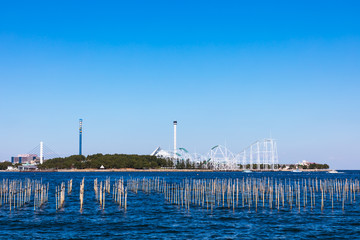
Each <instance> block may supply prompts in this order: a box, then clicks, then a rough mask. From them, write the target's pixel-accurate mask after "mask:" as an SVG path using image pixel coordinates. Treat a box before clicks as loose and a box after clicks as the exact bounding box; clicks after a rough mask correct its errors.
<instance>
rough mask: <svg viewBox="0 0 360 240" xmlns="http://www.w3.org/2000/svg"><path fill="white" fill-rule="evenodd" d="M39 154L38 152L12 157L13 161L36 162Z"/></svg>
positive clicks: (13, 162)
mask: <svg viewBox="0 0 360 240" xmlns="http://www.w3.org/2000/svg"><path fill="white" fill-rule="evenodd" d="M38 159H39V158H38V156H37V155H36V154H19V155H17V157H11V163H12V164H15V163H27V164H34V163H35V162H36V160H38Z"/></svg>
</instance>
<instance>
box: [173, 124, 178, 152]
mask: <svg viewBox="0 0 360 240" xmlns="http://www.w3.org/2000/svg"><path fill="white" fill-rule="evenodd" d="M173 123H174V158H176V125H177V121H174V122H173Z"/></svg>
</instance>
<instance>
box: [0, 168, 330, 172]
mask: <svg viewBox="0 0 360 240" xmlns="http://www.w3.org/2000/svg"><path fill="white" fill-rule="evenodd" d="M293 170H294V169H286V170H285V169H282V170H275V171H273V170H252V172H292V171H293ZM331 170H332V169H303V170H301V171H302V172H328V171H331ZM0 172H243V170H242V169H238V170H210V169H135V168H118V169H96V168H86V169H48V170H34V171H8V170H0Z"/></svg>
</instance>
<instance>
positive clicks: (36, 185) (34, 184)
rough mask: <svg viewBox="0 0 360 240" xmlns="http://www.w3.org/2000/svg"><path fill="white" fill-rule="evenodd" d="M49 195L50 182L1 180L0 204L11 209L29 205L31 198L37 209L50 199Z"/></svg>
mask: <svg viewBox="0 0 360 240" xmlns="http://www.w3.org/2000/svg"><path fill="white" fill-rule="evenodd" d="M48 197H49V184H43V183H42V181H39V180H31V179H24V180H17V179H14V180H10V179H3V180H2V181H1V182H0V206H7V207H9V210H10V211H12V210H15V209H20V208H22V207H24V206H25V205H26V206H29V205H30V201H31V200H32V201H33V208H34V210H36V209H38V208H40V207H41V206H42V205H43V204H44V203H46V202H47V201H48Z"/></svg>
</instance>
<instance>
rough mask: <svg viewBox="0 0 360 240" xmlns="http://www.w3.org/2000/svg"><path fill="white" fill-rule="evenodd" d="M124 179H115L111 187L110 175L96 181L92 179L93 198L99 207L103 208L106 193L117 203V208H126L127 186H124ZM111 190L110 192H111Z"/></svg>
mask: <svg viewBox="0 0 360 240" xmlns="http://www.w3.org/2000/svg"><path fill="white" fill-rule="evenodd" d="M124 183H125V182H124V179H123V178H121V179H115V181H114V183H113V185H112V187H111V180H110V177H107V178H106V180H105V181H101V182H100V183H99V182H98V179H97V178H96V179H95V180H94V192H95V198H96V200H97V201H98V202H99V205H100V208H102V209H105V199H106V194H108V195H110V196H111V197H112V200H113V202H115V203H117V204H118V205H119V208H124V210H125V211H126V209H127V187H124ZM111 191H112V193H111Z"/></svg>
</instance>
